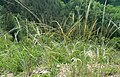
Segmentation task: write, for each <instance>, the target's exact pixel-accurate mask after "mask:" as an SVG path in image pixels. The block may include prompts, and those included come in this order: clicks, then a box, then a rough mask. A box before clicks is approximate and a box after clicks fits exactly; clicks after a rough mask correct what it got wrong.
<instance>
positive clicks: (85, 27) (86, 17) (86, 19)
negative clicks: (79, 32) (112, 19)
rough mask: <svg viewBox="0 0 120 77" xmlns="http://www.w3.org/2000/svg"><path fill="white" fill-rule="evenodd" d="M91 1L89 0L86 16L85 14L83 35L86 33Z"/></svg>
mask: <svg viewBox="0 0 120 77" xmlns="http://www.w3.org/2000/svg"><path fill="white" fill-rule="evenodd" d="M91 3H92V0H90V2H89V5H88V9H87V12H86V16H85V25H84V36H85V35H86V30H87V21H88V16H89V12H90V6H91Z"/></svg>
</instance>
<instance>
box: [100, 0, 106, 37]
mask: <svg viewBox="0 0 120 77" xmlns="http://www.w3.org/2000/svg"><path fill="white" fill-rule="evenodd" d="M106 4H107V0H105V4H104V8H103V17H102V27H101V34H100V37H102V35H103V29H104V20H105V11H106Z"/></svg>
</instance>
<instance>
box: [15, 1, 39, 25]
mask: <svg viewBox="0 0 120 77" xmlns="http://www.w3.org/2000/svg"><path fill="white" fill-rule="evenodd" d="M15 2H17V3H18V4H19V5H20V6H22V7H23V8H24V9H26V10H27V11H28V12H29V13H30V14H32V15H33V16H34V17H35V18H36V19H37V20H38V22H39V23H41V20H40V19H39V18H38V16H37V15H36V14H34V13H33V12H32V11H31V10H30V9H28V8H27V7H26V6H24V5H23V4H22V3H21V2H20V1H18V0H15Z"/></svg>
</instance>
